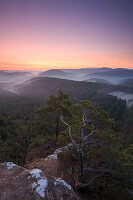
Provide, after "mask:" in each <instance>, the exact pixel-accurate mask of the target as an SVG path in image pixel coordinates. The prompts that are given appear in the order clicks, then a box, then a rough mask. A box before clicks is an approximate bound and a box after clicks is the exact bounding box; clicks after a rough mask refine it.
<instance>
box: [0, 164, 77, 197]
mask: <svg viewBox="0 0 133 200" xmlns="http://www.w3.org/2000/svg"><path fill="white" fill-rule="evenodd" d="M0 199H1V200H34V199H35V200H36V199H37V200H39V199H44V200H78V199H79V198H78V197H77V195H76V194H75V193H74V191H73V189H72V187H71V186H70V185H68V184H67V183H66V182H65V181H64V180H62V179H60V178H54V177H51V176H48V177H47V176H45V175H44V173H43V172H42V171H41V170H40V169H32V170H27V169H25V168H22V167H19V166H17V165H15V164H13V163H10V162H8V163H2V164H0Z"/></svg>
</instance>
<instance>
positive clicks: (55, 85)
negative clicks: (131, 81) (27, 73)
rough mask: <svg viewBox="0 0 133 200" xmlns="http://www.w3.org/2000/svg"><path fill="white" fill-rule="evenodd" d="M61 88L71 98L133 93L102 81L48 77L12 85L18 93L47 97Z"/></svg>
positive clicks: (125, 88) (129, 89)
mask: <svg viewBox="0 0 133 200" xmlns="http://www.w3.org/2000/svg"><path fill="white" fill-rule="evenodd" d="M60 89H62V90H63V91H64V92H65V93H67V94H68V95H70V97H71V98H73V99H75V100H76V99H85V98H86V99H90V98H94V97H95V96H96V95H98V96H100V95H102V94H108V93H110V92H113V91H120V92H128V93H133V90H132V88H130V87H127V86H120V85H117V86H114V85H109V84H102V83H92V82H83V81H72V80H65V79H58V78H50V77H38V78H33V79H31V80H28V81H25V82H24V83H22V84H19V85H17V86H15V87H14V92H16V93H17V94H18V95H26V96H33V97H43V98H46V99H47V98H49V96H51V95H56V94H57V93H58V91H59V90H60Z"/></svg>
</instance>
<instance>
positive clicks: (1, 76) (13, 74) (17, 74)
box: [0, 70, 33, 82]
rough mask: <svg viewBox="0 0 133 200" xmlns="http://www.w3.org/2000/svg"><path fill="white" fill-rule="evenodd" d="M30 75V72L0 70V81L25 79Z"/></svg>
mask: <svg viewBox="0 0 133 200" xmlns="http://www.w3.org/2000/svg"><path fill="white" fill-rule="evenodd" d="M32 76H33V75H32V72H26V71H10V70H0V82H1V81H19V80H26V79H28V78H31V77H32Z"/></svg>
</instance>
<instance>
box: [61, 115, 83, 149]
mask: <svg viewBox="0 0 133 200" xmlns="http://www.w3.org/2000/svg"><path fill="white" fill-rule="evenodd" d="M60 120H61V121H62V122H63V123H64V124H65V125H66V126H68V128H69V137H70V139H71V141H72V143H73V144H74V145H75V147H76V149H77V151H79V148H78V145H77V144H76V142H75V141H74V139H73V138H72V135H71V126H70V125H69V124H67V123H66V122H65V121H64V119H63V115H61V116H60Z"/></svg>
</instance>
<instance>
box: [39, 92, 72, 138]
mask: <svg viewBox="0 0 133 200" xmlns="http://www.w3.org/2000/svg"><path fill="white" fill-rule="evenodd" d="M71 105H72V103H71V100H70V98H69V96H68V95H66V94H64V93H63V92H62V91H61V90H60V91H59V93H58V96H57V97H54V96H51V97H50V99H49V100H48V101H47V104H46V105H45V106H43V107H42V108H40V109H39V110H38V111H37V113H38V114H39V116H38V118H39V119H40V121H41V122H42V123H43V126H44V127H45V128H46V129H47V130H46V132H47V133H52V134H56V137H58V135H59V133H60V132H61V130H62V125H61V123H60V114H61V113H63V114H64V113H65V115H66V116H67V117H70V116H71V112H70V108H71Z"/></svg>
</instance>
